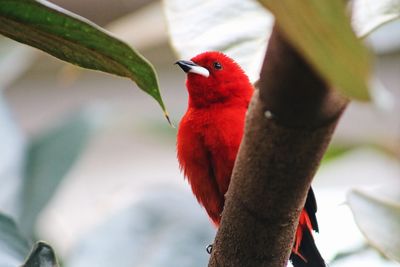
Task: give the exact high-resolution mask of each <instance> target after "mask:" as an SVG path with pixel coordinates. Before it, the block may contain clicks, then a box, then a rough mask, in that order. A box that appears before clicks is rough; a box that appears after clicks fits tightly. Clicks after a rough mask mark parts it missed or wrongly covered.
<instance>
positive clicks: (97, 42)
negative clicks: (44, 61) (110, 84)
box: [0, 0, 168, 118]
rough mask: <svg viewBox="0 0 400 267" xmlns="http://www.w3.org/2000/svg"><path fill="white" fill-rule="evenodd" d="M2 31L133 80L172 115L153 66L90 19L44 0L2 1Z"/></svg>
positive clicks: (72, 60) (67, 58)
mask: <svg viewBox="0 0 400 267" xmlns="http://www.w3.org/2000/svg"><path fill="white" fill-rule="evenodd" d="M0 33H1V34H3V35H5V36H7V37H9V38H11V39H14V40H16V41H18V42H22V43H25V44H28V45H30V46H33V47H36V48H39V49H41V50H43V51H45V52H47V53H49V54H51V55H53V56H55V57H57V58H59V59H61V60H64V61H68V62H70V63H72V64H76V65H79V66H81V67H84V68H88V69H93V70H100V71H104V72H108V73H111V74H115V75H119V76H123V77H127V78H130V79H132V80H133V81H135V82H136V84H137V85H138V86H139V88H141V89H142V90H143V91H145V92H147V93H148V94H150V95H151V96H152V97H153V98H154V99H155V100H156V101H157V102H158V103H159V104H160V106H161V108H162V109H163V111H164V113H165V115H166V116H167V118H168V115H167V113H166V109H165V106H164V103H163V101H162V99H161V95H160V91H159V85H158V80H157V76H156V73H155V70H154V68H153V66H152V65H151V64H150V63H149V62H148V61H147V60H146V59H145V58H144V57H143V56H141V55H140V54H139V53H138V52H136V51H135V50H134V49H133V48H131V47H129V46H128V45H127V44H125V43H124V42H122V41H120V40H118V39H116V38H115V37H113V36H111V35H110V34H109V33H107V32H106V31H104V30H103V29H101V28H100V27H98V26H96V25H95V24H93V23H91V22H90V21H88V20H86V19H84V18H81V17H79V16H77V15H75V14H73V13H71V12H69V11H66V10H64V9H62V8H60V7H58V6H56V5H54V4H51V3H49V2H47V1H43V0H40V1H39V0H18V1H15V0H0Z"/></svg>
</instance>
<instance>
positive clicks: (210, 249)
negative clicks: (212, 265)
mask: <svg viewBox="0 0 400 267" xmlns="http://www.w3.org/2000/svg"><path fill="white" fill-rule="evenodd" d="M212 249H213V244H210V245H208V246H207V247H206V250H207V253H208V254H211V252H212Z"/></svg>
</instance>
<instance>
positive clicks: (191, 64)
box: [175, 60, 210, 77]
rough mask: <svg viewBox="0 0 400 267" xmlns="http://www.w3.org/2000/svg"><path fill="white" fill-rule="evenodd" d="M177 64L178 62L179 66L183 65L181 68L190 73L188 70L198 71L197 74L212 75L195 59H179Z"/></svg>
mask: <svg viewBox="0 0 400 267" xmlns="http://www.w3.org/2000/svg"><path fill="white" fill-rule="evenodd" d="M175 64H177V65H178V66H179V67H181V69H182V70H183V71H184V72H186V73H188V72H191V73H196V74H199V75H201V76H204V77H208V76H210V72H209V71H208V69H206V68H204V67H202V66H199V65H197V64H196V63H194V62H193V61H188V60H179V61H177V62H175Z"/></svg>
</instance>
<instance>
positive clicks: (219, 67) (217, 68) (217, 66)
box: [214, 62, 222, 70]
mask: <svg viewBox="0 0 400 267" xmlns="http://www.w3.org/2000/svg"><path fill="white" fill-rule="evenodd" d="M214 69H216V70H220V69H222V65H221V63H219V62H214Z"/></svg>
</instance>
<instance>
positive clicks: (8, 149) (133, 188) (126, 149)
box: [0, 0, 400, 267]
mask: <svg viewBox="0 0 400 267" xmlns="http://www.w3.org/2000/svg"><path fill="white" fill-rule="evenodd" d="M52 2H54V3H56V4H57V5H60V6H62V7H63V8H65V9H68V10H70V11H73V12H75V13H77V14H79V15H81V16H83V17H86V18H88V19H90V20H92V21H93V22H95V23H97V24H99V25H101V26H105V27H107V28H108V29H109V30H110V31H111V32H112V33H114V34H116V35H117V36H120V37H121V38H124V39H126V40H127V41H129V42H131V43H132V44H133V45H134V46H135V47H136V48H137V49H138V50H139V51H140V52H141V53H142V54H143V55H144V56H145V57H146V58H147V59H149V60H150V61H151V62H152V64H153V65H154V66H155V68H156V70H157V72H158V74H159V80H160V85H161V90H162V91H161V93H162V96H163V98H164V101H165V103H166V106H167V108H168V110H169V113H170V117H171V118H172V121H173V122H174V124H175V125H177V124H178V122H179V120H180V118H181V116H182V115H183V113H184V111H185V108H186V104H187V93H186V90H185V86H184V81H185V75H184V74H183V73H182V72H181V71H180V69H178V68H177V67H176V66H174V65H173V63H174V62H175V61H176V60H177V59H178V58H177V56H176V54H175V53H174V51H173V49H172V48H171V46H170V44H169V40H168V29H167V26H166V23H165V18H164V14H163V11H162V4H161V3H160V2H158V1H151V0H136V1H132V0H115V1H106V0H86V1H77V0H54V1H52ZM127 21H129V22H130V23H132V24H131V25H135V27H131V28H130V27H126V22H127ZM124 25H125V26H124ZM141 25H142V26H141ZM145 25H151V27H148V26H147V27H146V26H145ZM367 42H368V44H369V46H370V47H371V49H372V51H373V52H374V54H375V55H376V59H375V70H374V71H375V72H376V77H377V78H378V79H379V81H376V82H374V83H375V84H378V85H377V86H383V87H385V88H386V89H385V91H384V94H383V96H380V97H382V98H383V99H384V100H383V101H381V103H384V104H381V105H373V104H367V103H351V104H350V106H349V108H348V109H347V111H346V112H345V114H344V116H343V118H342V120H341V121H340V124H339V126H338V129H337V132H336V133H335V136H334V140H333V145H332V147H331V152H332V153H330V154H329V157H327V158H326V159H325V160H324V162H323V165H322V167H321V168H320V170H319V172H318V174H317V176H316V178H315V180H314V188H315V193H316V196H317V200H318V204H319V211H318V213H317V216H318V218H319V222H320V230H321V233H320V234H319V235H318V236H317V242H318V246H319V247H320V248H321V254H322V255H323V256H324V257H325V258H326V259H327V261H328V262H329V261H331V260H332V259H336V260H335V261H334V262H332V263H331V266H354V264H357V265H359V266H364V267H365V266H398V264H396V263H394V262H390V261H388V260H385V259H384V258H383V257H382V256H381V255H379V254H378V253H377V252H375V251H374V250H371V249H369V248H368V246H366V242H365V240H364V238H363V236H362V235H361V233H360V232H359V230H358V228H357V227H356V225H355V223H354V220H353V216H352V214H351V212H350V210H349V208H348V206H347V205H346V204H345V201H346V193H347V192H348V191H349V190H350V189H351V188H355V187H364V188H372V187H376V186H379V185H381V184H387V183H390V182H395V181H398V179H399V177H400V165H399V157H400V142H399V139H400V120H399V115H398V114H399V111H400V105H399V99H400V75H399V73H400V24H399V23H393V24H389V25H387V26H385V27H383V28H382V29H380V30H379V31H377V32H376V33H374V34H373V35H372V36H370V37H369V38H368V40H367ZM0 53H1V54H0V60H1V62H0V69H1V70H2V71H3V73H5V75H3V77H2V78H0V82H1V84H0V86H2V87H3V88H2V89H3V100H2V102H1V106H2V107H1V110H2V112H3V115H2V116H3V118H4V122H6V123H4V124H3V125H2V126H0V128H3V131H2V133H0V136H2V135H4V137H3V138H2V141H0V142H2V144H1V146H2V147H4V149H2V150H3V152H0V153H1V154H3V156H1V157H0V159H2V160H3V159H4V160H3V161H4V162H6V163H5V164H4V166H5V167H4V168H6V167H7V166H6V164H7V163H8V164H9V165H8V167H9V170H14V171H15V173H14V175H11V176H8V177H19V176H18V175H19V174H20V171H19V170H18V166H19V164H22V165H24V164H25V165H24V166H26V164H27V157H26V156H25V152H26V151H27V150H28V151H29V152H30V153H29V156H28V158H29V157H32V155H33V156H35V155H36V157H35V159H34V160H36V161H37V162H39V163H40V164H42V165H43V166H46V165H47V166H56V167H57V163H56V162H57V161H58V160H63V159H65V158H63V156H62V155H64V154H63V153H61V152H60V154H59V153H58V152H59V151H62V152H66V151H67V152H68V151H69V150H70V149H71V146H77V147H79V148H81V149H80V150H79V151H72V152H71V153H72V154H73V156H72V155H69V154H68V153H67V152H66V154H65V157H66V159H65V160H67V161H68V160H69V161H70V164H69V165H68V166H64V167H60V169H59V170H58V171H59V172H61V173H65V175H62V177H61V176H60V179H59V181H58V182H56V183H54V184H52V183H50V182H49V188H46V187H44V188H36V189H35V190H37V191H36V192H41V191H40V190H43V193H40V194H41V195H42V196H44V199H42V200H41V204H40V203H39V204H37V205H36V204H35V203H33V204H32V205H33V206H32V208H31V211H32V212H33V213H34V214H31V215H30V217H29V216H28V217H29V218H27V219H26V222H28V221H33V222H34V223H33V225H32V226H29V225H28V226H26V229H29V227H34V233H35V234H34V235H35V237H36V238H39V239H43V240H46V241H47V242H49V243H50V244H52V246H53V247H54V248H55V250H56V252H57V253H58V255H59V257H60V259H61V261H62V262H63V263H64V265H65V266H149V267H150V266H206V263H207V262H208V254H207V253H206V251H205V247H206V246H207V245H208V244H210V243H212V242H213V238H214V235H215V230H214V229H213V227H212V226H211V223H210V222H209V220H208V219H207V216H206V214H205V212H204V211H203V210H202V209H201V208H200V207H199V205H198V204H197V202H196V201H195V199H194V197H193V196H192V195H191V192H190V188H189V186H188V185H187V183H186V181H185V180H184V178H183V176H182V174H181V173H180V171H179V167H178V164H177V160H176V151H175V135H176V129H175V128H171V127H170V126H169V125H168V123H167V122H166V121H165V119H164V117H163V115H162V112H161V110H160V108H159V107H158V106H157V104H156V103H155V101H153V100H152V99H151V98H150V97H149V96H148V95H146V94H145V93H143V92H142V91H140V90H138V88H137V87H136V85H135V84H133V83H132V82H131V81H130V80H128V79H123V78H119V77H115V76H111V75H107V74H104V73H99V72H95V71H87V70H83V69H80V68H77V67H74V66H72V65H69V64H66V63H63V62H61V61H59V60H57V59H55V58H53V57H50V56H48V55H46V54H44V53H42V52H40V51H38V50H35V49H32V48H29V47H26V46H22V45H19V44H17V43H15V42H13V41H9V40H6V39H5V38H2V39H1V41H0ZM62 133H66V134H64V135H63V134H62ZM49 136H50V137H49ZM49 138H50V139H49ZM43 140H50V141H51V142H55V143H56V144H57V145H55V147H56V148H54V150H53V147H52V148H51V149H50V151H53V152H54V153H53V154H46V155H44V156H43V155H42V154H40V153H36V154H35V153H34V152H35V151H33V152H32V149H31V148H32V144H37V142H39V143H40V142H43ZM46 142H47V141H46ZM57 149H58V150H57ZM60 155H61V156H60ZM1 164H3V163H1ZM28 164H29V163H28ZM17 165H18V166H17ZM0 167H1V166H0ZM27 168H28V169H29V166H28V167H27ZM31 168H33V169H34V167H31ZM63 168H64V169H63ZM44 169H45V168H44ZM35 171H37V172H38V173H40V172H41V171H42V169H38V170H35ZM0 179H2V178H0ZM4 179H5V178H4ZM4 179H3V182H2V183H3V184H5V186H4V187H3V188H2V189H0V192H2V197H0V203H1V205H0V208H1V210H3V211H6V212H7V213H10V214H13V213H18V211H16V209H15V207H13V205H15V204H12V203H14V202H13V201H11V200H12V199H16V198H17V195H18V194H20V193H21V192H20V191H19V189H18V188H19V185H18V184H19V183H20V182H18V179H17V178H15V179H14V180H12V179H10V178H8V179H9V180H4ZM0 181H1V180H0ZM31 186H32V188H34V185H31ZM24 190H26V189H24ZM47 195H48V196H47ZM10 199H11V200H10ZM25 201H26V200H25ZM28 202H29V201H28ZM39 202H40V201H39ZM42 207H43V208H42ZM35 211H40V213H39V214H35ZM27 231H28V230H27Z"/></svg>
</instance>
